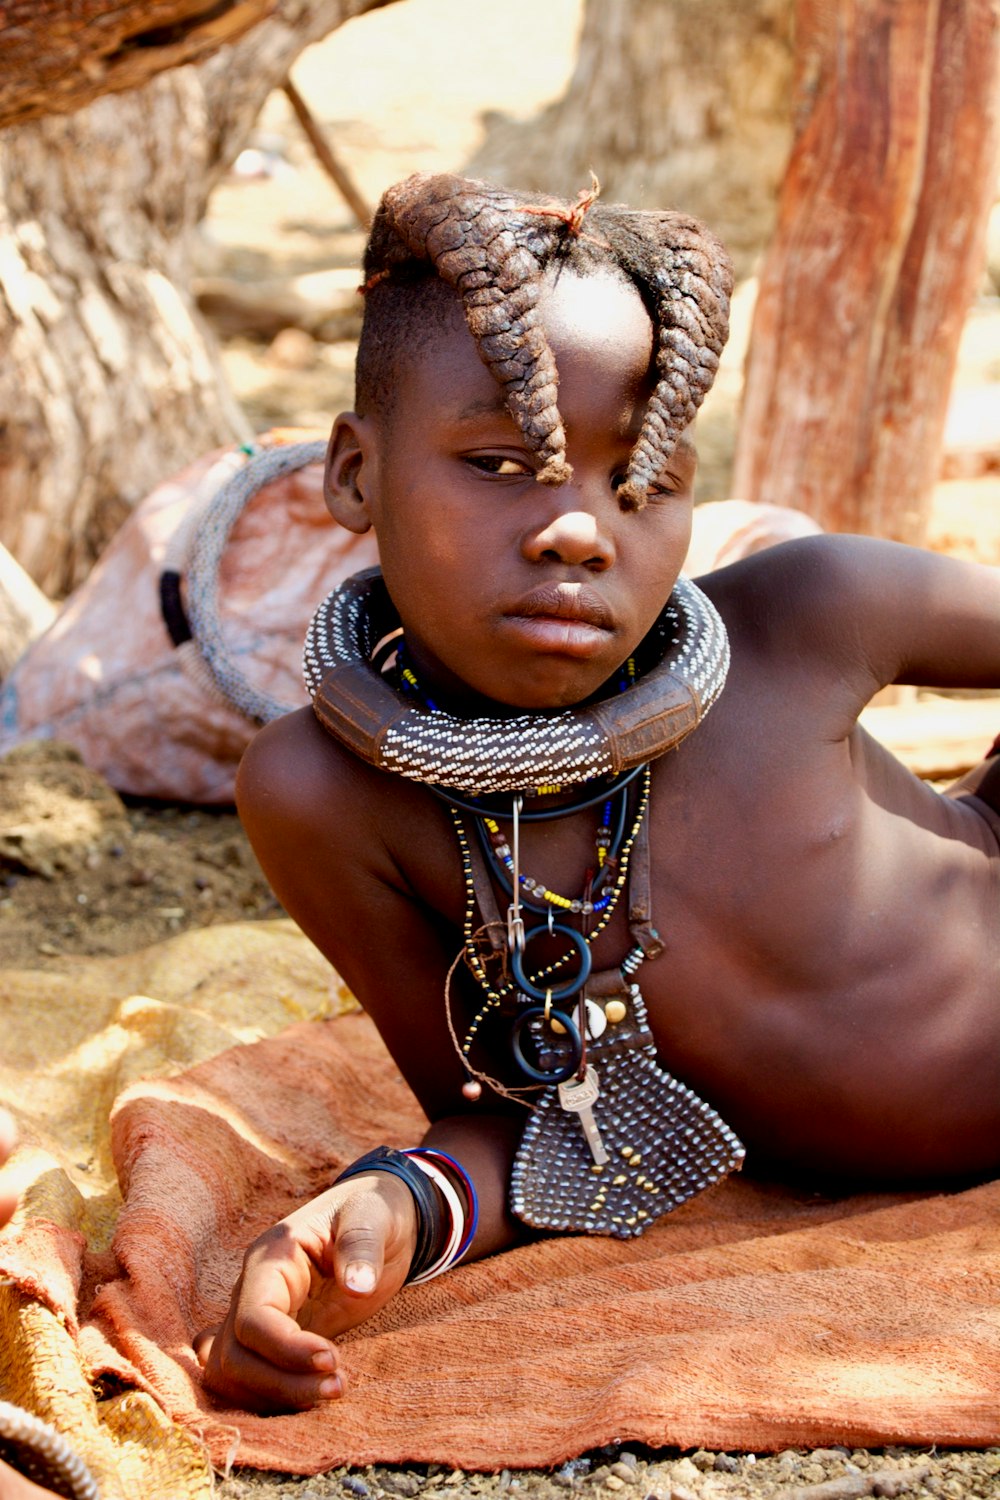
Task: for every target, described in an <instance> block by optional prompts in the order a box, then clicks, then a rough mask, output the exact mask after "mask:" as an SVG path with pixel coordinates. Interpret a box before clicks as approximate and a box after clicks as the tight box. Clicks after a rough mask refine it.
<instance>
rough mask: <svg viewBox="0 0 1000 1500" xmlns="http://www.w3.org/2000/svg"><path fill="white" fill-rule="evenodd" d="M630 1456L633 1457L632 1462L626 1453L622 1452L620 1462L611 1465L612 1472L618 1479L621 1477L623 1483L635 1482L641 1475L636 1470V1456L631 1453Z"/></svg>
mask: <svg viewBox="0 0 1000 1500" xmlns="http://www.w3.org/2000/svg"><path fill="white" fill-rule="evenodd" d="M629 1457H631V1458H632V1462H631V1463H628V1462H627V1460H626V1458H625V1455H624V1454H622V1456H621V1458H620V1459H619V1460H618V1462H617V1463H614V1464H612V1465H611V1473H612V1474H613V1475H614V1476H615V1478H616V1479H620V1480H621V1481H622V1483H623V1484H635V1482H636V1480H637V1479H638V1477H639V1476H638V1474H637V1473H636V1471H635V1469H636V1462H635V1458H634V1457H633V1456H632V1455H631V1454H630V1455H629Z"/></svg>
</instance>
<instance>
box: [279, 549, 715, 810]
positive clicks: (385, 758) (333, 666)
mask: <svg viewBox="0 0 1000 1500" xmlns="http://www.w3.org/2000/svg"><path fill="white" fill-rule="evenodd" d="M398 626H399V621H398V619H397V618H396V617H395V611H394V610H393V608H392V604H391V601H390V599H389V595H388V592H387V590H386V587H385V584H384V583H383V581H382V574H381V570H380V569H378V568H368V569H366V570H365V571H364V572H362V573H358V574H356V575H355V576H354V577H353V578H349V579H348V580H347V582H346V583H343V584H341V586H340V588H337V589H334V591H333V593H332V594H330V595H329V596H328V598H327V599H326V600H324V602H323V603H322V604H321V605H320V607H319V609H318V610H317V611H316V614H315V615H314V616H313V619H312V623H311V624H310V626H309V631H308V634H307V636H306V644H305V654H304V661H303V670H304V676H305V683H306V687H307V689H308V691H309V694H310V696H311V698H312V700H313V706H314V708H315V710H316V714H317V716H318V718H319V720H320V722H321V723H322V724H323V726H324V728H326V729H328V730H329V731H330V733H331V734H333V735H334V736H336V738H337V739H339V740H341V741H342V743H343V744H345V745H346V746H347V748H348V749H350V750H353V751H354V753H355V754H356V755H360V756H361V757H362V759H364V760H367V761H368V762H369V763H370V764H371V765H374V766H378V767H379V768H380V769H381V770H384V771H395V772H397V773H398V774H399V775H400V776H406V777H408V778H409V779H410V780H411V781H424V782H429V783H431V784H432V785H438V786H444V787H453V788H456V789H457V790H459V792H460V794H464V796H465V797H466V798H468V797H470V796H471V797H484V796H485V797H490V796H492V795H494V794H496V793H498V792H501V793H510V792H523V791H524V790H525V788H534V787H541V786H546V785H549V784H551V783H554V782H555V783H559V784H560V785H562V786H579V785H581V783H583V782H588V781H593V780H595V779H596V778H598V777H618V776H620V775H621V774H622V773H624V772H628V771H629V770H632V769H634V768H635V767H636V766H639V765H641V764H643V762H645V761H648V760H652V759H654V758H655V757H656V756H658V755H662V754H663V752H664V751H665V750H670V749H672V748H673V747H674V746H675V745H678V744H680V742H681V740H683V739H684V738H685V737H686V736H687V735H688V734H690V732H691V731H692V729H694V728H695V727H696V726H697V725H698V724H699V723H700V722H701V720H702V719H703V718H704V716H705V714H706V713H707V712H708V710H709V709H710V708H711V706H712V704H713V703H714V702H715V700H716V698H717V697H718V696H719V694H720V692H721V691H722V687H723V684H724V683H725V680H726V672H727V670H728V667H729V641H728V638H727V636H726V630H725V626H724V625H723V623H722V620H721V619H720V618H719V615H718V613H717V611H716V609H715V606H714V605H713V604H712V602H711V601H710V600H709V599H708V598H707V597H706V595H705V594H703V593H702V591H701V589H699V588H697V587H696V585H695V584H693V583H691V582H690V580H688V579H685V578H680V579H678V581H677V585H676V587H675V588H674V591H673V593H672V594H671V596H670V599H669V600H668V602H667V606H666V609H665V610H664V611H663V614H662V615H661V616H660V619H659V621H658V622H657V624H656V625H655V626H654V628H653V632H651V634H653V635H655V636H656V637H657V638H658V640H659V641H660V643H661V647H662V649H661V655H660V659H659V661H658V662H656V664H655V665H653V666H652V667H651V668H650V669H649V670H648V671H646V672H644V673H643V675H642V677H641V678H640V680H639V681H638V682H637V683H636V684H635V686H634V687H632V688H631V689H630V690H629V692H627V693H613V694H612V695H611V696H610V697H608V698H605V699H602V700H601V701H600V702H598V703H593V704H591V705H589V706H588V707H585V708H576V709H569V710H566V711H564V712H557V713H533V714H532V713H525V714H514V715H512V716H511V717H510V718H504V719H492V718H468V719H466V718H459V717H457V716H456V715H454V714H450V713H447V712H443V711H435V710H433V709H431V708H429V707H428V706H427V705H426V703H423V702H421V701H420V700H418V699H417V698H411V697H407V696H404V695H403V694H401V693H399V692H397V691H396V690H395V688H393V687H392V686H391V685H390V683H389V682H387V681H386V680H385V678H384V677H383V676H382V675H381V673H380V672H379V671H378V669H377V667H375V666H374V665H373V663H372V657H373V655H374V654H375V653H376V652H377V648H378V646H379V643H380V642H381V641H383V639H384V638H385V637H386V636H387V635H389V634H391V633H392V632H393V631H394V630H396V629H398Z"/></svg>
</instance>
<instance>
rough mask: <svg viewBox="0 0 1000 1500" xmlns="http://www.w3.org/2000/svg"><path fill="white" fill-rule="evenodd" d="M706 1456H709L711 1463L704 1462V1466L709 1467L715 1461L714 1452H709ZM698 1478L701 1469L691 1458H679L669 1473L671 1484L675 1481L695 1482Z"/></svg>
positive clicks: (682, 1482)
mask: <svg viewBox="0 0 1000 1500" xmlns="http://www.w3.org/2000/svg"><path fill="white" fill-rule="evenodd" d="M707 1456H708V1457H709V1458H711V1460H712V1463H709V1464H706V1465H705V1467H706V1468H707V1469H710V1468H711V1467H712V1464H713V1463H714V1462H715V1454H714V1453H711V1454H709V1455H707ZM700 1478H701V1470H700V1469H699V1468H698V1466H697V1465H696V1464H695V1463H694V1461H693V1459H691V1458H679V1459H678V1460H677V1462H676V1463H675V1464H674V1466H673V1469H672V1470H671V1473H670V1482H671V1484H673V1483H675V1482H676V1483H677V1484H697V1483H698V1481H699V1479H700Z"/></svg>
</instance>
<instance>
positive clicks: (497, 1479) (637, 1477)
mask: <svg viewBox="0 0 1000 1500" xmlns="http://www.w3.org/2000/svg"><path fill="white" fill-rule="evenodd" d="M580 10H581V3H580V0H545V4H544V5H539V4H538V0H505V4H504V6H503V8H502V12H501V11H500V10H499V8H496V7H487V6H469V5H468V3H467V0H407V3H405V4H402V5H393V6H390V7H388V8H387V9H386V10H384V11H381V12H376V13H374V14H372V15H370V16H367V17H364V18H362V19H361V20H359V21H356V22H352V23H350V24H349V25H347V26H346V27H344V28H343V29H342V30H341V31H339V32H337V33H335V34H334V35H333V36H332V37H330V38H329V39H327V41H326V42H324V43H322V44H321V45H319V46H317V47H315V48H313V49H311V51H310V52H309V53H307V54H306V55H305V56H304V57H303V58H302V59H301V60H300V62H299V63H298V65H297V67H296V70H295V75H294V76H295V79H296V82H297V83H298V86H299V87H300V89H301V90H302V92H303V93H304V94H305V96H306V97H307V99H308V100H309V101H310V103H311V105H312V107H313V108H314V110H315V112H316V114H317V115H318V117H319V118H320V119H321V120H322V121H323V122H324V123H325V125H326V126H327V127H328V128H329V130H330V133H331V139H332V140H333V141H334V143H335V145H336V147H337V149H338V151H339V152H340V153H341V154H342V156H343V158H344V160H345V162H346V164H347V165H348V167H349V168H350V170H351V171H352V173H353V174H354V176H355V178H356V180H357V182H358V184H359V186H360V187H361V189H362V191H363V192H364V193H365V194H366V196H367V197H368V198H369V200H370V201H372V202H374V201H375V200H376V199H377V197H378V195H379V193H380V192H381V191H382V189H383V188H384V187H385V186H386V185H387V184H388V183H389V182H391V181H393V180H395V179H396V178H398V177H401V176H403V175H405V174H406V173H407V172H409V171H412V170H417V169H423V170H426V169H461V167H462V165H463V163H464V162H465V161H466V160H467V159H468V158H469V157H470V156H471V154H472V153H473V151H474V150H475V149H476V147H477V146H478V145H479V144H480V141H481V139H482V135H483V132H484V130H485V128H486V123H485V121H484V116H488V112H489V111H491V110H503V111H504V112H506V113H508V114H515V115H520V116H525V117H530V116H531V115H533V114H535V113H536V112H537V111H538V110H539V108H540V107H541V106H542V105H543V104H544V103H545V102H546V101H547V100H549V99H550V98H553V97H556V96H558V94H559V93H560V92H561V91H562V90H563V88H564V87H565V84H566V81H567V79H568V77H569V73H570V70H571V67H572V59H573V50H574V45H575V39H576V35H577V29H578V25H579V18H580ZM528 35H530V36H531V37H532V45H531V46H530V48H527V47H525V45H524V38H525V37H526V36H528ZM415 57H419V59H420V67H419V69H417V68H414V66H413V60H414V58H415ZM372 58H377V59H378V68H377V72H376V71H375V70H374V69H373V67H372ZM257 144H258V145H259V147H260V148H261V149H260V155H259V156H258V157H257V158H256V161H254V159H253V158H251V159H250V160H249V161H245V162H244V163H242V164H241V168H246V169H248V170H249V169H251V168H254V167H255V169H256V172H257V174H258V175H249V176H239V175H236V174H234V175H233V176H231V177H230V179H229V180H228V181H227V182H226V183H224V184H223V185H222V186H221V187H220V188H219V190H218V191H217V193H216V194H215V196H214V198H213V202H212V204H211V210H210V213H209V216H208V220H207V222H206V225H205V228H204V234H203V237H202V244H201V248H200V259H201V269H202V271H203V272H204V274H206V275H209V274H210V275H215V276H218V275H225V276H227V277H230V278H234V279H236V280H243V281H245V282H247V283H253V282H259V281H260V280H261V279H266V278H279V279H280V278H284V279H287V278H291V277H294V276H299V275H302V274H307V273H310V272H314V271H318V270H327V269H329V268H331V267H338V266H340V267H349V266H354V265H356V264H357V261H358V257H359V254H360V250H361V244H362V237H361V234H360V233H359V231H358V229H357V227H356V225H355V224H354V223H353V221H352V219H351V216H350V214H349V212H348V211H347V210H346V208H345V207H344V205H343V203H342V202H341V200H340V199H339V198H338V196H337V195H336V193H335V191H334V189H333V188H332V186H331V184H330V182H329V180H328V179H327V178H326V177H325V176H324V175H323V173H322V172H321V171H320V169H319V168H318V166H317V165H316V163H315V161H314V159H313V157H312V154H311V152H310V150H309V148H308V146H307V145H306V143H305V141H304V140H303V138H302V136H301V134H300V132H299V130H298V127H297V125H296V124H295V122H294V120H293V118H292V117H291V114H290V111H289V109H288V106H287V103H286V101H285V100H284V98H283V97H281V96H275V97H274V98H272V100H271V101H270V102H269V104H268V106H267V108H266V110H265V112H264V115H263V117H262V119H261V122H260V129H259V132H258V143H257ZM752 305H753V285H752V283H749V284H747V285H745V286H743V287H742V288H741V289H740V290H739V293H738V296H737V299H736V306H735V317H734V325H735V332H734V339H733V343H732V346H731V349H730V351H729V353H728V355H727V358H726V363H725V366H724V369H723V372H722V375H721V377H720V380H719V382H718V387H717V392H716V393H714V394H713V398H712V404H711V406H710V407H709V408H708V410H707V411H706V413H705V415H704V417H703V419H702V422H701V424H700V427H701V432H700V443H701V447H702V450H703V460H704V461H703V472H702V479H701V498H725V497H726V496H727V495H728V493H729V492H728V487H727V486H728V462H729V456H730V453H731V447H732V438H733V434H734V431H735V423H736V412H737V406H738V400H739V388H740V367H741V361H742V353H743V349H744V347H745V338H746V331H747V329H748V326H749V319H750V314H751V311H752ZM224 358H225V363H226V367H227V370H228V372H229V375H230V378H231V380H232V382H233V384H234V386H235V388H236V390H237V392H238V393H239V395H240V397H241V399H242V400H243V402H244V404H245V406H246V409H247V411H248V412H249V414H250V416H251V419H252V420H253V421H254V423H255V424H256V425H257V427H258V428H259V429H260V430H264V429H266V428H267V427H269V426H272V425H281V424H293V425H301V426H318V427H324V426H326V425H327V424H328V422H329V418H330V415H331V413H333V412H335V411H337V410H339V409H340V408H342V407H345V406H349V405H350V404H351V367H352V360H353V347H352V346H351V345H350V344H349V343H344V342H341V343H325V342H320V341H317V340H315V339H313V338H311V337H309V336H308V335H306V334H302V333H301V330H296V331H295V332H294V333H293V334H292V336H290V337H289V336H287V335H286V334H279V336H278V338H277V339H276V340H274V341H273V342H271V343H270V344H265V343H261V342H259V341H254V340H251V339H249V338H245V337H244V338H241V337H230V338H228V339H227V341H226V344H225V348H224ZM998 381H1000V306H998V303H997V299H996V298H995V297H988V296H985V295H984V296H983V297H982V298H981V299H980V301H979V302H978V303H977V305H976V307H975V308H974V309H973V311H972V313H971V314H970V318H969V321H968V324H967V326H966V333H965V340H964V343H963V357H962V366H961V370H960V374H959V378H958V381H957V382H956V406H955V416H956V420H958V419H959V418H960V417H961V415H962V413H963V412H966V411H968V410H969V409H971V401H972V397H971V395H969V394H968V393H973V392H975V393H979V392H981V391H982V390H983V388H984V387H989V386H990V385H991V384H992V385H994V386H995V384H996V382H998ZM962 392H965V393H967V394H966V398H965V402H964V405H963V398H962V394H961V393H962ZM975 399H977V400H978V399H979V396H978V395H977V396H976V398H975ZM980 420H982V421H989V420H992V419H991V417H990V415H989V410H988V409H987V408H983V415H982V417H981V418H980ZM955 467H956V466H954V465H953V469H954V468H955ZM972 467H973V473H971V474H969V473H966V472H964V471H963V470H962V466H961V464H958V465H957V477H954V478H952V479H951V480H949V481H948V482H947V483H943V484H942V485H941V486H939V490H938V494H937V497H936V503H935V512H934V520H933V526H932V537H931V541H932V544H933V545H936V546H939V547H941V548H942V549H944V550H949V551H953V552H956V553H959V554H961V555H966V556H977V557H979V558H980V559H981V560H983V561H988V562H994V563H998V564H1000V478H998V477H997V476H996V475H992V476H991V475H986V476H984V475H982V474H981V473H979V472H977V471H976V466H975V465H973V466H972ZM0 800H2V801H3V804H4V806H5V820H4V823H5V827H6V828H7V831H8V832H9V831H10V828H11V827H13V828H14V830H15V832H17V833H18V836H19V837H20V838H21V843H20V845H16V842H15V844H12V843H11V842H10V841H9V840H8V841H7V843H5V844H2V843H0V947H2V950H3V954H4V961H5V962H6V963H14V964H17V965H18V966H24V967H29V968H30V967H37V968H51V967H59V966H60V965H61V964H62V963H64V962H65V960H66V958H67V957H69V956H72V955H74V954H85V953H91V954H94V953H119V952H124V951H128V950H130V949H134V948H139V947H142V946H145V945H146V944H148V943H151V942H155V941H157V940H159V939H160V938H163V937H167V936H170V935H172V934H173V933H175V932H177V931H180V930H182V929H183V928H185V927H188V926H192V925H205V924H208V923H212V922H224V921H231V920H234V919H246V918H248V917H249V918H253V917H268V916H273V915H276V914H277V913H278V908H277V904H276V902H275V901H274V898H273V897H272V896H271V894H270V892H269V891H268V889H267V886H266V883H265V881H264V880H263V877H262V875H261V873H260V871H259V868H258V867H257V864H256V861H255V859H254V857H253V855H252V853H251V851H250V850H249V847H248V846H247V843H246V840H245V838H244V836H243V834H242V831H241V829H240V827H239V824H238V821H237V819H236V817H235V815H234V814H233V813H232V812H226V811H206V810H203V809H197V808H191V807H178V806H164V805H160V804H150V803H142V802H137V801H135V800H131V801H129V802H128V803H127V804H126V803H125V802H122V801H121V800H120V799H118V798H117V797H116V796H115V794H113V793H112V792H111V791H110V789H109V788H107V787H106V786H104V784H103V783H101V782H100V780H99V778H94V777H92V776H90V774H89V773H87V772H86V771H84V769H83V768H82V767H80V766H79V765H78V764H76V763H74V762H73V761H72V760H61V761H60V760H59V758H58V757H56V758H52V757H51V756H47V757H43V758H42V759H41V760H38V759H33V760H32V759H30V758H29V759H26V760H23V761H22V762H21V763H20V764H19V765H18V764H17V763H13V764H8V765H6V766H0ZM7 809H9V810H10V816H9V818H8V816H6V810H7ZM95 809H96V814H95ZM81 810H82V812H83V813H86V814H87V815H86V816H83V815H82V812H81ZM95 816H96V825H95ZM95 826H96V832H95ZM40 829H41V830H43V832H42V833H41V834H40V833H39V830H40ZM81 829H82V830H83V831H82V832H81ZM32 830H34V832H32ZM88 830H89V831H88ZM53 833H55V844H56V845H57V846H60V845H61V847H62V850H63V854H62V856H61V857H56V858H53V857H52V856H51V846H52V839H53ZM39 838H40V839H41V843H40V844H39V842H38V839H39ZM46 841H48V842H46ZM46 849H48V850H49V853H48V854H46ZM40 850H41V852H39V851H40ZM43 867H45V868H46V869H47V873H42V872H41V871H42V869H43ZM508 1491H509V1492H511V1494H514V1493H520V1494H524V1495H531V1496H542V1497H546V1500H558V1497H559V1496H560V1495H562V1494H564V1493H565V1492H567V1491H580V1492H582V1493H584V1494H586V1495H590V1494H593V1495H594V1496H603V1495H605V1494H606V1493H611V1492H619V1493H621V1494H622V1495H623V1496H631V1495H635V1496H636V1497H637V1500H646V1497H656V1500H669V1497H673V1500H691V1497H704V1500H716V1497H718V1500H725V1497H754V1496H761V1497H767V1496H770V1495H772V1494H780V1495H782V1496H783V1497H793V1496H794V1497H798V1500H851V1497H854V1496H860V1495H867V1494H875V1495H890V1496H891V1495H903V1494H905V1495H913V1496H928V1495H935V1496H942V1495H943V1496H948V1497H955V1500H958V1497H962V1496H983V1497H986V1496H997V1495H1000V1448H998V1449H995V1450H990V1451H988V1452H986V1453H974V1454H969V1453H930V1454H927V1453H916V1452H911V1451H904V1450H901V1449H888V1450H885V1451H884V1452H868V1451H850V1450H847V1449H841V1448H831V1449H823V1450H819V1451H816V1452H811V1453H810V1452H800V1451H797V1450H794V1451H793V1450H789V1451H787V1452H785V1453H782V1454H778V1455H771V1456H767V1455H753V1454H743V1455H730V1454H714V1453H705V1452H702V1451H699V1452H696V1453H693V1454H687V1455H682V1454H679V1453H676V1452H650V1451H648V1450H641V1449H637V1448H635V1447H634V1445H633V1446H629V1445H627V1444H626V1445H613V1446H612V1447H611V1448H609V1449H603V1450H601V1451H600V1452H598V1453H594V1454H590V1455H585V1456H583V1457H581V1458H580V1459H578V1460H574V1461H573V1462H572V1463H570V1464H566V1465H564V1466H562V1467H561V1468H560V1469H559V1470H558V1471H556V1472H555V1473H552V1474H543V1473H535V1472H530V1473H524V1472H522V1473H517V1474H511V1473H510V1472H508V1471H507V1470H504V1471H502V1472H501V1473H499V1474H497V1475H492V1476H477V1475H463V1474H454V1473H450V1472H447V1471H444V1470H441V1469H439V1468H437V1467H435V1466H431V1467H430V1468H426V1467H419V1468H413V1469H405V1470H397V1469H391V1470H390V1469H383V1468H375V1469H365V1470H361V1471H346V1470H343V1469H337V1470H334V1471H332V1472H331V1473H329V1474H327V1475H324V1476H319V1477H316V1478H312V1479H307V1480H289V1479H287V1478H286V1477H283V1476H279V1475H257V1474H253V1473H250V1472H248V1471H242V1472H240V1473H238V1474H236V1475H233V1476H231V1477H229V1478H228V1479H226V1480H224V1481H221V1482H220V1487H219V1494H220V1495H221V1496H222V1497H225V1500H236V1497H247V1500H251V1497H252V1500H257V1497H261V1500H264V1497H267V1500H270V1497H276V1496H279V1495H290V1496H296V1497H297V1500H316V1497H320V1496H324V1497H325V1496H336V1497H339V1496H353V1497H356V1500H366V1497H371V1500H381V1497H382V1496H407V1497H417V1496H423V1497H424V1500H448V1497H451V1496H456V1495H465V1494H471V1495H483V1496H489V1497H491V1500H499V1497H500V1496H502V1495H505V1494H506V1493H507V1492H508Z"/></svg>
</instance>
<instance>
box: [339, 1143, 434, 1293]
mask: <svg viewBox="0 0 1000 1500" xmlns="http://www.w3.org/2000/svg"><path fill="white" fill-rule="evenodd" d="M365 1172H388V1174H389V1175H390V1177H398V1178H399V1179H400V1181H401V1182H405V1183H406V1186H407V1187H408V1188H409V1189H410V1192H411V1193H412V1194H413V1205H414V1208H415V1209H416V1213H417V1243H416V1248H415V1249H414V1251H413V1259H412V1261H411V1262H410V1269H409V1271H408V1272H407V1273H406V1279H407V1281H412V1279H413V1277H414V1276H419V1275H420V1273H421V1271H424V1270H426V1268H427V1267H428V1266H429V1265H432V1264H433V1262H434V1261H435V1260H437V1259H438V1258H439V1257H440V1255H441V1253H442V1248H443V1241H444V1216H443V1214H442V1212H441V1202H440V1199H439V1198H438V1195H437V1192H436V1190H435V1188H434V1184H433V1183H432V1182H431V1180H430V1178H429V1177H428V1176H427V1175H426V1173H424V1172H422V1171H421V1170H420V1168H419V1167H418V1166H415V1165H414V1163H413V1162H412V1161H411V1160H410V1158H409V1157H408V1156H404V1155H403V1153H402V1151H394V1150H393V1149H392V1147H391V1146H376V1147H375V1150H374V1151H368V1152H367V1153H366V1154H365V1155H364V1156H359V1157H358V1159H357V1161H352V1162H351V1164H350V1166H347V1167H345V1168H344V1170H343V1171H342V1172H341V1174H340V1176H339V1177H337V1178H335V1179H334V1182H333V1186H334V1187H336V1185H337V1183H338V1182H346V1181H347V1180H348V1179H349V1178H351V1177H361V1176H362V1175H363V1174H364V1173H365Z"/></svg>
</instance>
